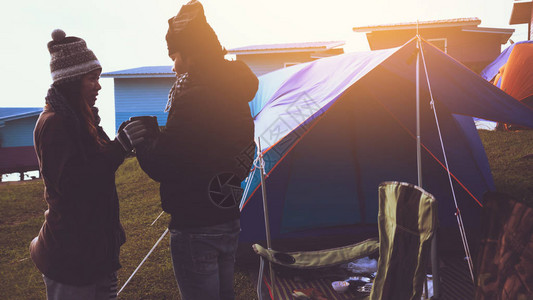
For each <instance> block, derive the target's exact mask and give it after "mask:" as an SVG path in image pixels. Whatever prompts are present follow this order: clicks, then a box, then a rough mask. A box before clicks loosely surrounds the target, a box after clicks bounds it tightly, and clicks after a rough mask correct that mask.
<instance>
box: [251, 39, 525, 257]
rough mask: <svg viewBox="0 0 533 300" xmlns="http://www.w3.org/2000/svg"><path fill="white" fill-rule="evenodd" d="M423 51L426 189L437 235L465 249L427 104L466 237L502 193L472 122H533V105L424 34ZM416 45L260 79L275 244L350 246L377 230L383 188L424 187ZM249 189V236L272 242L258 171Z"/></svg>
mask: <svg viewBox="0 0 533 300" xmlns="http://www.w3.org/2000/svg"><path fill="white" fill-rule="evenodd" d="M421 49H422V51H423V54H424V55H423V57H424V59H425V67H426V68H424V66H423V65H422V64H421V65H420V69H419V74H420V80H419V82H420V87H419V90H420V99H421V101H420V125H421V126H420V128H421V132H420V140H421V148H422V151H421V154H422V155H421V166H422V170H421V172H422V177H423V182H424V185H423V188H424V189H425V190H426V191H428V192H429V193H431V194H433V195H434V196H435V197H436V199H437V200H438V203H439V220H440V228H441V229H440V236H441V238H446V239H447V241H446V243H441V244H440V245H441V246H443V247H442V249H443V250H446V248H447V247H458V248H459V249H461V250H462V249H463V247H462V245H461V238H460V235H459V229H458V228H457V222H456V217H455V213H456V211H457V210H456V208H455V205H454V200H453V196H452V192H451V188H450V183H449V179H448V172H447V170H446V164H445V160H444V155H443V148H442V147H441V142H440V138H439V134H438V132H439V130H438V128H437V123H436V122H435V116H434V111H433V109H432V107H433V105H431V104H430V99H431V98H433V99H434V108H435V111H436V114H437V116H438V125H439V126H440V131H441V132H442V141H443V145H444V146H445V152H446V157H447V162H448V167H449V171H450V172H451V177H452V178H453V179H452V183H453V188H454V191H455V197H456V199H457V203H458V207H459V209H460V211H461V214H462V216H463V220H464V224H465V227H466V230H467V233H468V234H472V233H473V231H475V228H476V227H477V226H478V224H479V219H478V214H479V212H480V207H481V206H482V205H483V202H482V201H483V200H482V196H483V194H484V193H485V192H486V191H490V190H494V183H493V179H492V175H491V171H490V167H489V164H488V161H487V157H486V154H485V151H484V148H483V145H482V143H481V140H480V138H479V135H478V133H477V130H476V127H475V125H474V122H473V119H472V117H473V116H475V117H478V118H482V119H486V120H492V121H498V122H505V123H512V124H519V125H523V126H528V127H533V110H531V109H529V108H528V107H526V106H525V105H523V104H521V103H520V102H519V101H517V100H515V99H513V98H512V97H511V96H509V95H507V94H506V93H504V92H503V91H501V90H500V89H498V88H497V87H495V86H494V85H492V84H490V83H489V82H487V81H486V80H484V79H483V78H481V77H480V76H479V75H477V74H475V73H474V72H472V71H470V70H469V69H467V68H466V67H464V66H463V65H462V64H461V63H459V62H457V61H455V60H454V59H453V58H451V57H450V56H448V55H446V54H445V53H443V52H441V51H440V50H439V49H437V48H436V47H434V46H432V45H431V44H429V43H427V42H426V41H424V40H422V43H421ZM418 51H419V50H418V48H417V40H416V38H413V39H412V40H410V41H409V42H407V43H406V44H404V45H403V46H401V47H398V48H393V49H386V50H378V51H370V52H358V53H347V54H343V55H338V56H334V57H329V58H323V59H320V60H317V61H313V62H310V63H305V64H300V65H296V66H293V67H290V68H286V69H281V70H278V71H274V72H272V73H269V74H266V75H263V76H261V77H260V83H259V90H258V92H257V94H256V97H255V99H254V100H253V101H252V102H251V109H252V114H253V115H254V118H255V135H256V138H259V139H260V141H261V151H262V153H263V156H264V160H265V170H266V173H267V174H268V178H267V180H266V190H267V192H268V199H269V203H268V210H269V214H270V216H269V219H270V234H271V237H272V241H273V243H274V244H275V247H276V248H277V249H278V250H287V249H290V246H287V247H286V248H283V249H281V248H282V247H283V246H281V245H289V244H291V242H296V241H298V249H299V250H302V245H303V243H302V241H304V240H309V239H311V238H312V239H313V240H314V241H315V242H313V244H312V245H311V248H312V247H322V246H323V245H317V243H316V241H317V239H318V240H319V242H318V243H319V244H320V243H326V241H327V239H328V238H332V237H335V239H336V237H342V238H341V239H342V243H345V242H346V243H349V242H354V241H357V240H360V239H361V238H364V237H367V236H375V235H376V234H377V226H376V223H377V213H378V197H377V187H378V185H379V184H380V183H381V182H384V181H403V182H410V183H413V184H417V177H418V176H417V175H418V174H417V149H416V148H417V147H416V104H415V102H416V101H415V99H416V93H417V88H416V82H417V78H416V73H417V72H416V66H417V63H416V57H417V53H418ZM426 78H427V80H426ZM428 82H429V84H430V87H431V94H430V90H429V88H428ZM431 96H432V97H431ZM243 186H246V189H245V194H244V196H243V199H242V201H241V211H242V215H241V226H242V232H241V236H240V239H241V242H244V243H247V242H262V241H265V239H266V237H265V224H264V223H263V217H264V213H263V203H262V201H261V192H260V191H257V190H258V189H259V188H260V174H259V172H252V173H251V175H250V177H249V179H248V180H247V181H246V182H243ZM470 236H471V237H474V236H475V235H470ZM282 241H285V243H282ZM336 242H338V240H337V241H336ZM280 246H281V247H280Z"/></svg>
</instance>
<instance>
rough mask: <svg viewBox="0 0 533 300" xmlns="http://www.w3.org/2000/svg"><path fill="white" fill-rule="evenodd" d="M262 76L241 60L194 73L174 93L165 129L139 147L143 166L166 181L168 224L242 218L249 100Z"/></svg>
mask: <svg viewBox="0 0 533 300" xmlns="http://www.w3.org/2000/svg"><path fill="white" fill-rule="evenodd" d="M257 85H258V80H257V78H256V76H255V75H254V74H253V73H252V72H251V71H250V69H249V68H248V67H247V66H246V65H245V64H244V63H242V62H240V61H233V62H224V64H223V65H222V66H221V68H217V69H216V71H215V72H213V73H212V74H205V76H203V77H200V76H196V77H193V78H191V83H190V85H188V86H187V87H186V88H185V89H183V90H181V91H180V92H179V93H178V94H177V95H175V97H174V101H173V103H172V107H171V109H170V112H169V116H168V120H167V124H166V127H165V129H164V130H162V131H161V133H160V134H159V136H158V137H157V138H156V139H155V140H154V141H153V143H151V144H148V143H145V145H146V146H144V147H141V148H139V149H137V158H138V159H139V162H140V165H141V167H142V169H143V170H144V171H145V172H146V173H147V174H148V175H149V176H150V177H151V178H152V179H154V180H156V181H158V182H160V183H161V185H160V192H161V202H162V206H163V209H164V210H165V211H166V212H168V213H170V214H171V216H172V219H171V222H170V225H169V227H170V228H174V229H184V228H192V227H201V226H210V225H216V224H221V223H225V222H228V221H231V220H234V219H237V218H239V216H240V212H239V207H238V203H237V202H238V201H239V200H240V193H242V190H240V189H239V187H238V186H239V184H240V182H241V181H242V180H243V179H244V178H245V177H246V176H247V175H248V172H249V170H250V167H251V164H252V159H253V154H254V143H253V138H254V123H253V119H252V116H251V113H250V108H249V106H248V102H249V101H251V100H252V99H253V97H254V95H255V93H256V91H257Z"/></svg>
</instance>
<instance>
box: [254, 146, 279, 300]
mask: <svg viewBox="0 0 533 300" xmlns="http://www.w3.org/2000/svg"><path fill="white" fill-rule="evenodd" d="M257 146H258V147H259V150H258V154H259V155H258V156H259V171H260V173H261V192H262V196H263V212H264V215H265V233H266V242H267V248H268V250H272V240H271V239H270V221H269V220H270V219H269V217H268V204H267V195H266V186H265V164H264V160H263V149H261V138H258V139H257ZM268 267H269V273H270V286H271V289H272V295H273V296H274V299H276V284H275V282H274V280H275V278H274V271H273V270H272V262H270V261H269V262H268Z"/></svg>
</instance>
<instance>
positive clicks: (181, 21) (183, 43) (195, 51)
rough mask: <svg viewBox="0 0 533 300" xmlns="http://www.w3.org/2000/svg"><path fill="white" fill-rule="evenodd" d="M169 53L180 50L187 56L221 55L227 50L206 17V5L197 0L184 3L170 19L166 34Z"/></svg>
mask: <svg viewBox="0 0 533 300" xmlns="http://www.w3.org/2000/svg"><path fill="white" fill-rule="evenodd" d="M166 40H167V47H168V55H171V54H173V53H176V52H180V53H182V54H184V55H186V56H188V55H196V56H221V57H223V56H224V54H225V53H226V51H225V50H224V49H223V48H222V46H221V45H220V42H219V41H218V38H217V35H216V34H215V31H214V30H213V28H211V26H209V24H208V23H207V20H206V18H205V14H204V7H203V6H202V4H201V3H200V2H199V1H197V0H192V1H190V2H189V3H187V4H185V5H183V6H182V7H181V9H180V11H179V12H178V14H177V15H176V16H175V17H172V18H170V19H169V20H168V31H167V35H166Z"/></svg>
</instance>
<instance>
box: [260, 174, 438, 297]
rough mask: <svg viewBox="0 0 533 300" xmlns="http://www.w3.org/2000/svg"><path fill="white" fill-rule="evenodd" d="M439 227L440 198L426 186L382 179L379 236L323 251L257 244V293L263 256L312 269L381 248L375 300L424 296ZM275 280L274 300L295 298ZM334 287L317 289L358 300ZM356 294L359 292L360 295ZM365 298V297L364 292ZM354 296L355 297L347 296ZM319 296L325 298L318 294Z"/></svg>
mask: <svg viewBox="0 0 533 300" xmlns="http://www.w3.org/2000/svg"><path fill="white" fill-rule="evenodd" d="M436 227H437V202H436V200H435V198H434V197H433V196H432V195H431V194H429V193H427V192H425V191H424V190H422V189H421V188H419V187H417V186H414V185H412V184H408V183H402V182H383V183H381V184H380V185H379V213H378V229H379V244H378V243H377V242H376V240H366V241H364V242H361V243H358V244H355V245H349V246H345V247H341V248H334V249H326V250H320V251H308V252H291V253H282V252H279V251H275V250H269V249H265V248H263V247H261V246H260V245H258V244H254V245H253V246H252V247H253V249H254V251H255V252H256V253H257V254H259V255H260V258H261V265H260V266H261V267H260V274H259V279H258V286H257V289H258V296H259V299H260V300H261V299H262V292H261V289H262V282H263V270H262V269H263V268H262V266H263V265H264V260H265V259H266V260H268V261H269V262H271V263H274V264H277V265H281V266H285V267H290V268H299V269H313V268H319V267H324V266H331V265H334V264H338V263H342V262H346V261H348V260H350V259H351V260H355V259H357V258H361V257H365V256H368V255H370V254H372V253H374V252H376V251H377V250H379V260H378V267H377V273H376V276H375V279H374V283H373V285H372V289H371V293H370V299H420V298H421V296H422V289H423V285H424V282H425V278H426V265H427V263H428V259H429V250H430V247H431V238H432V236H433V233H434V232H435V229H436ZM273 281H274V282H273V283H272V282H271V283H270V284H271V286H272V289H271V294H272V293H276V294H277V295H281V296H280V297H278V298H276V296H274V299H276V300H278V299H284V300H285V299H290V296H288V295H291V292H292V291H287V290H286V289H285V290H284V288H285V286H286V284H284V286H280V287H276V281H275V280H273ZM326 287H329V288H330V289H331V285H321V286H319V287H317V290H320V291H321V292H322V294H323V295H325V296H328V298H327V299H353V298H354V295H351V296H345V294H339V293H336V292H334V291H331V290H330V291H327V290H326ZM355 296H356V295H355ZM359 296H361V295H359ZM345 297H351V298H345ZM317 299H320V298H317Z"/></svg>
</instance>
